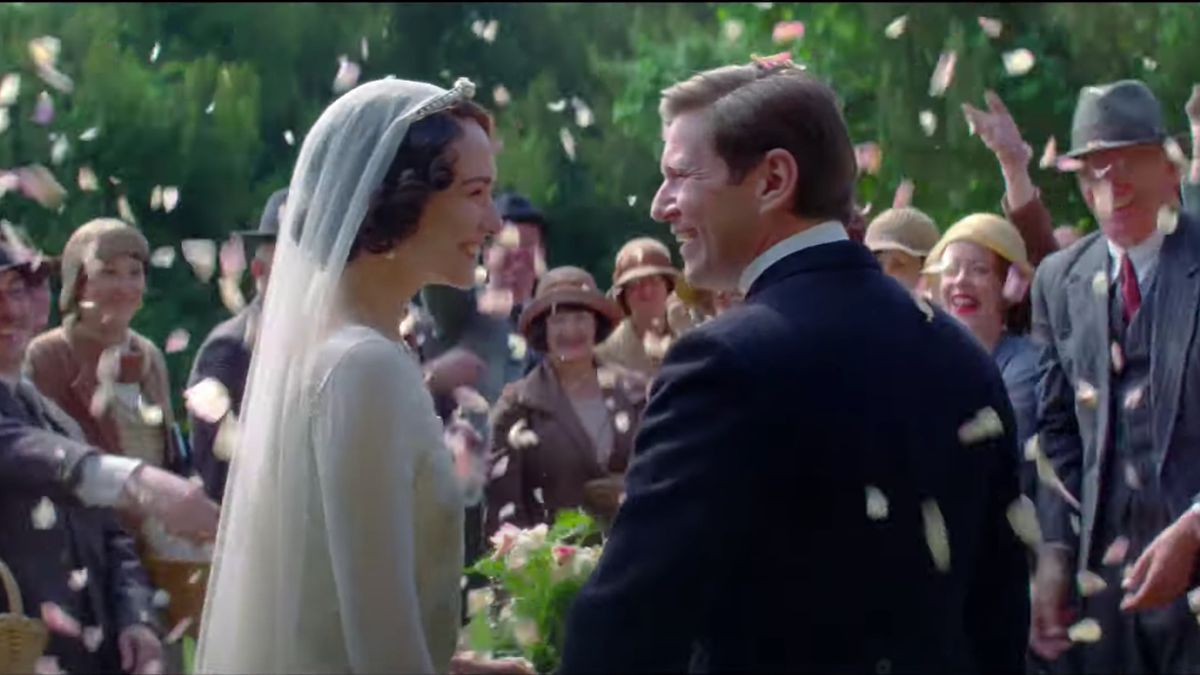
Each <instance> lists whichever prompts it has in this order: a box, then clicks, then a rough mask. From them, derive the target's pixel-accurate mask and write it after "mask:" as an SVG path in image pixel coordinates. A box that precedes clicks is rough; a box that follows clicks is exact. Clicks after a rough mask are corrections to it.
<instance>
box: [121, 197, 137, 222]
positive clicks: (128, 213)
mask: <svg viewBox="0 0 1200 675" xmlns="http://www.w3.org/2000/svg"><path fill="white" fill-rule="evenodd" d="M117 215H119V216H121V220H124V221H125V222H127V223H129V224H130V225H137V218H136V217H135V216H134V215H133V209H132V208H130V206H129V199H127V198H126V197H125V195H121V196H120V197H117Z"/></svg>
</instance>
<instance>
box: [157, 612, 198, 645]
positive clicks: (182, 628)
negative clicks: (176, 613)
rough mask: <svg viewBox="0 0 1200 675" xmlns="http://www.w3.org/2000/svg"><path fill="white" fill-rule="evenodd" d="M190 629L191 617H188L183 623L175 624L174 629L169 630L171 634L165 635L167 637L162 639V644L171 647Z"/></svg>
mask: <svg viewBox="0 0 1200 675" xmlns="http://www.w3.org/2000/svg"><path fill="white" fill-rule="evenodd" d="M191 627H192V617H190V616H189V617H187V618H185V619H184V620H183V621H180V622H179V623H177V624H175V627H174V628H172V629H171V632H170V633H167V636H166V637H165V638H163V644H167V645H171V644H175V643H176V642H179V638H181V637H183V634H184V633H186V632H187V629H188V628H191Z"/></svg>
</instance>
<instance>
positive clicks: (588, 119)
mask: <svg viewBox="0 0 1200 675" xmlns="http://www.w3.org/2000/svg"><path fill="white" fill-rule="evenodd" d="M571 105H572V106H574V107H575V124H576V125H578V126H579V128H580V129H586V128H588V127H590V126H592V122H593V121H595V117H594V116H593V115H592V109H591V108H589V107H588V104H586V103H584V102H583V101H581V100H580V99H578V98H575V97H571Z"/></svg>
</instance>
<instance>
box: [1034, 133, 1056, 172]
mask: <svg viewBox="0 0 1200 675" xmlns="http://www.w3.org/2000/svg"><path fill="white" fill-rule="evenodd" d="M1057 158H1058V146H1057V144H1056V143H1055V141H1054V137H1053V136H1051V137H1050V138H1049V139H1047V140H1046V147H1045V149H1043V150H1042V158H1041V159H1040V160H1038V168H1042V169H1049V168H1050V167H1052V166H1054V160H1056V159H1057Z"/></svg>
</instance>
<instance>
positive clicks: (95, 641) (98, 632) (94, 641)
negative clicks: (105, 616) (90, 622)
mask: <svg viewBox="0 0 1200 675" xmlns="http://www.w3.org/2000/svg"><path fill="white" fill-rule="evenodd" d="M81 637H82V641H83V648H84V649H86V650H87V651H88V653H89V654H94V653H95V652H96V650H97V649H99V648H100V643H101V642H104V629H103V628H101V627H99V626H88V627H87V628H84V629H83V635H82V636H81Z"/></svg>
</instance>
